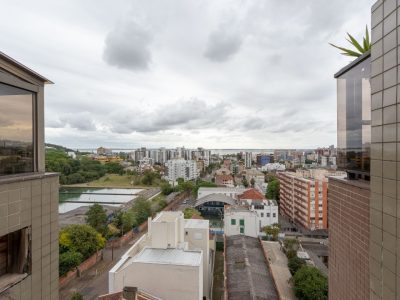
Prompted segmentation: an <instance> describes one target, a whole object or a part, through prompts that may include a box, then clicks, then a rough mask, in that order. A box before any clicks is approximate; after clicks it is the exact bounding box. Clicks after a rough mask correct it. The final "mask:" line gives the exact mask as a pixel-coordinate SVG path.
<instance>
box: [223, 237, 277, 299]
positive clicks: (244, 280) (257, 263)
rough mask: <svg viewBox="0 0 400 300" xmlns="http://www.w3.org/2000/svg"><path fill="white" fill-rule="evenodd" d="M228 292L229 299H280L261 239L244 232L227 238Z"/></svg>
mask: <svg viewBox="0 0 400 300" xmlns="http://www.w3.org/2000/svg"><path fill="white" fill-rule="evenodd" d="M225 259H226V261H225V263H226V270H227V274H226V275H227V291H228V298H229V299H230V300H236V299H237V300H242V299H258V300H263V299H265V300H267V299H268V300H274V299H278V295H277V292H276V289H275V284H274V280H273V278H272V276H271V273H270V271H269V269H268V266H267V264H266V262H265V257H264V253H263V250H262V248H261V245H260V241H259V240H258V239H257V238H252V237H248V236H244V235H235V236H230V237H226V257H225Z"/></svg>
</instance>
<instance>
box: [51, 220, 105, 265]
mask: <svg viewBox="0 0 400 300" xmlns="http://www.w3.org/2000/svg"><path fill="white" fill-rule="evenodd" d="M105 243H106V240H105V238H104V237H103V236H102V235H101V234H100V233H98V232H97V231H96V230H95V229H94V228H93V227H91V226H89V225H77V224H75V225H69V226H67V227H64V228H63V229H62V230H61V231H60V234H59V244H60V253H64V252H67V251H73V252H79V253H80V254H82V256H83V259H87V258H88V257H89V256H90V255H92V254H93V253H95V252H96V251H97V250H100V249H102V248H104V246H105Z"/></svg>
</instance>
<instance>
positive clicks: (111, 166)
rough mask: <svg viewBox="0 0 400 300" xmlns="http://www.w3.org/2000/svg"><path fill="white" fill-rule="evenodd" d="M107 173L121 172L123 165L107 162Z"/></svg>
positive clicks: (122, 171)
mask: <svg viewBox="0 0 400 300" xmlns="http://www.w3.org/2000/svg"><path fill="white" fill-rule="evenodd" d="M105 167H106V170H107V173H110V174H121V173H122V174H123V173H124V167H123V166H121V165H120V163H117V162H108V163H106V164H105Z"/></svg>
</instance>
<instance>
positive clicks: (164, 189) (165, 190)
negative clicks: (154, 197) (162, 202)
mask: <svg viewBox="0 0 400 300" xmlns="http://www.w3.org/2000/svg"><path fill="white" fill-rule="evenodd" d="M160 187H161V192H162V193H163V194H164V195H169V194H171V193H172V192H174V191H175V189H174V188H173V187H172V186H171V185H170V184H169V183H168V182H163V183H161V185H160Z"/></svg>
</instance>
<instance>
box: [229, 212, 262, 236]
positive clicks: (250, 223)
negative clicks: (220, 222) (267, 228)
mask: <svg viewBox="0 0 400 300" xmlns="http://www.w3.org/2000/svg"><path fill="white" fill-rule="evenodd" d="M259 232H260V230H259V225H258V216H257V213H256V212H255V211H251V210H249V209H247V208H245V207H242V206H228V207H225V209H224V233H225V235H226V236H232V235H238V234H242V235H246V236H251V237H255V238H256V237H258V236H259Z"/></svg>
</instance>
